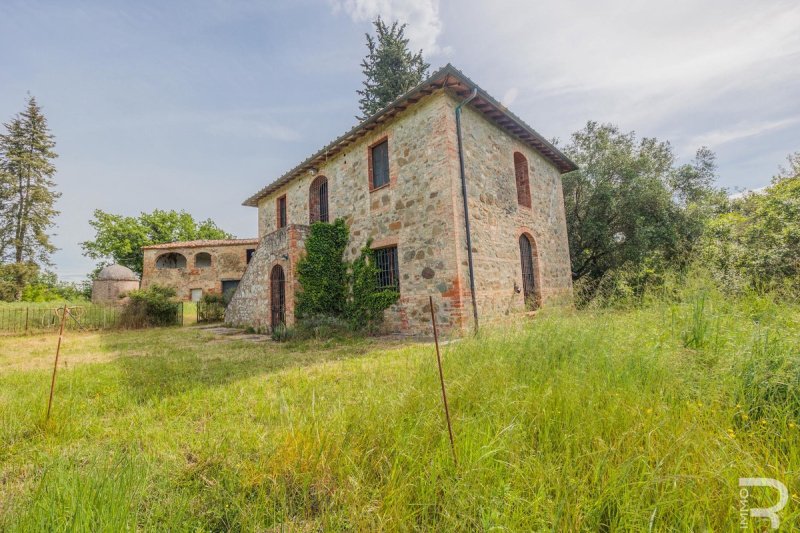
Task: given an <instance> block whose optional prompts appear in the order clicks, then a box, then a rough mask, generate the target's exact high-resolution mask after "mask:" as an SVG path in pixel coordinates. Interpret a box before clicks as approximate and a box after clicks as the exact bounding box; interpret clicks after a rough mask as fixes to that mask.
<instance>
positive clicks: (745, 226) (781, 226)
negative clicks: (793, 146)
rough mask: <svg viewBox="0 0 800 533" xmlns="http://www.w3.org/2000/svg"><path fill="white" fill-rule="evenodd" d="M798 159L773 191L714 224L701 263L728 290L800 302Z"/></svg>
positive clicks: (741, 202)
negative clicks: (775, 295) (768, 293)
mask: <svg viewBox="0 0 800 533" xmlns="http://www.w3.org/2000/svg"><path fill="white" fill-rule="evenodd" d="M798 163H800V158H798V157H797V154H795V155H794V156H790V167H789V168H788V169H781V173H780V174H779V175H778V176H776V177H775V178H774V180H773V183H772V185H771V186H769V187H767V188H766V189H764V190H763V191H759V192H757V193H750V194H747V195H745V196H744V197H742V198H739V199H735V200H733V201H731V202H730V204H729V208H728V209H727V210H726V211H725V212H724V213H721V214H719V215H718V216H717V217H715V218H714V219H713V220H711V221H710V223H709V224H708V227H707V229H706V233H705V236H704V239H703V247H702V253H701V254H700V257H701V261H702V263H703V264H704V265H705V266H707V267H709V268H711V269H712V271H713V272H714V274H715V275H716V276H717V278H718V279H721V280H722V285H723V287H725V288H727V289H729V290H734V291H736V290H745V289H753V290H756V291H759V292H764V291H773V290H774V291H778V292H779V293H784V294H785V295H786V296H790V297H795V298H796V297H798V296H800V164H798Z"/></svg>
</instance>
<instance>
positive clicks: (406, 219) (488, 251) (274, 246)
mask: <svg viewBox="0 0 800 533" xmlns="http://www.w3.org/2000/svg"><path fill="white" fill-rule="evenodd" d="M459 100H460V98H458V97H457V96H456V95H454V94H453V93H452V92H451V91H449V90H447V89H440V90H438V91H433V92H432V94H427V95H425V96H424V97H422V98H419V99H418V100H415V101H414V103H413V105H409V106H408V107H407V108H405V109H404V110H403V111H401V112H399V113H398V114H396V115H395V116H393V118H392V119H391V120H386V121H384V122H383V123H380V124H378V125H376V127H374V128H372V129H371V130H370V131H368V132H366V133H365V134H363V135H362V136H361V137H360V138H358V139H357V140H356V141H354V142H352V143H351V144H349V145H348V146H347V147H346V148H345V149H343V150H340V151H338V152H337V153H334V154H332V155H330V157H328V156H327V155H326V157H325V160H323V161H322V162H321V163H320V164H319V165H318V166H315V168H313V169H311V171H310V172H304V173H299V174H298V175H296V176H294V177H292V179H291V180H289V181H288V182H287V183H286V184H284V185H283V186H281V187H276V188H275V189H274V190H271V191H270V192H269V193H267V194H265V195H263V197H259V198H258V200H257V201H258V212H259V213H258V214H259V216H258V222H259V238H260V240H261V245H260V248H259V252H258V253H257V255H256V258H255V259H254V261H253V263H251V265H250V267H249V268H248V273H247V275H246V276H245V278H244V279H243V282H242V284H241V285H240V288H239V291H238V293H237V294H236V296H235V298H234V301H233V302H232V303H231V306H229V311H228V313H227V315H226V321H228V322H231V323H234V324H240V325H246V324H250V325H268V324H267V323H266V322H265V320H264V316H265V315H264V314H263V309H268V308H269V305H270V304H269V294H268V288H267V286H266V284H267V282H268V280H269V269H270V268H272V265H274V264H281V265H284V267H285V270H286V272H287V273H289V274H288V275H289V276H290V277H291V279H292V284H293V285H294V287H295V289H296V288H297V286H296V281H295V280H294V277H293V276H294V273H293V267H294V264H293V262H294V261H295V259H294V258H295V257H299V255H300V253H301V252H302V246H301V243H302V238H300V237H299V236H298V237H297V238H295V239H294V240H292V239H289V238H287V236H288V235H291V233H292V231H297V230H296V229H295V230H292V229H287V228H283V229H278V227H277V225H278V224H279V217H278V216H277V212H276V204H277V199H278V198H280V197H283V196H285V197H286V205H287V216H286V220H287V222H288V224H290V225H292V224H300V225H305V224H308V223H309V217H310V211H309V206H310V205H313V200H311V199H310V198H309V187H310V185H311V183H312V181H313V180H315V179H316V178H317V177H318V176H325V177H326V178H327V180H328V198H329V220H331V221H333V220H335V219H337V218H344V220H345V221H346V222H347V225H348V227H349V228H350V237H351V241H350V245H349V247H348V250H347V252H346V259H348V260H352V259H353V258H354V257H356V256H357V255H358V253H359V250H360V248H361V247H362V246H363V245H364V244H365V243H366V242H367V240H368V239H372V247H373V248H376V249H377V248H383V247H387V246H396V247H397V253H398V259H399V278H400V279H399V282H400V300H399V302H398V303H397V304H396V305H394V306H393V307H392V308H390V309H389V310H387V312H386V314H385V324H384V326H385V329H386V330H387V331H392V332H401V333H408V334H428V333H430V331H431V326H430V309H429V300H428V297H429V296H430V295H432V296H433V297H434V302H435V304H434V309H435V312H436V315H437V321H438V322H439V324H440V325H441V327H442V330H443V331H451V332H454V333H457V332H461V331H464V330H466V329H468V328H470V327H471V325H472V304H471V294H470V288H469V269H468V260H467V248H466V231H465V228H464V212H463V203H462V202H463V201H462V194H461V181H460V172H459V161H458V147H457V136H456V122H455V107H456V105H457V104H458V102H459ZM462 132H463V146H464V154H465V166H466V180H467V188H468V199H469V208H470V221H471V224H472V229H471V234H472V241H473V242H472V244H473V255H474V270H475V284H476V296H477V304H478V313H479V315H480V318H481V320H482V321H483V322H485V321H491V320H494V319H497V318H501V317H505V316H507V315H510V314H513V313H520V312H523V311H525V310H526V303H525V299H524V296H523V294H522V291H521V287H522V285H523V281H522V276H523V273H522V267H521V259H520V244H519V237H520V235H522V234H525V235H527V236H528V237H529V238H530V240H531V241H532V243H533V248H534V257H533V263H534V264H533V271H534V279H535V287H536V304H537V305H549V304H554V303H562V302H568V301H570V299H571V293H572V283H571V275H570V261H569V249H568V245H567V234H566V222H565V216H564V203H563V197H562V187H561V182H560V177H559V175H560V173H561V172H560V171H559V169H558V168H556V166H555V165H554V164H553V163H551V162H550V161H548V160H547V159H546V158H545V157H543V156H542V155H540V153H539V152H537V151H536V150H534V149H533V148H531V147H530V146H529V145H527V144H525V143H523V142H521V141H520V140H519V139H518V138H517V137H516V136H514V135H511V134H509V133H508V132H507V131H505V130H503V129H501V128H500V127H498V126H496V125H495V124H494V123H492V122H490V121H489V120H487V119H486V118H485V117H484V116H483V115H482V114H480V113H478V112H475V111H474V110H472V109H471V108H469V107H467V108H465V110H464V113H463V115H462ZM383 139H386V140H388V146H389V174H390V182H389V184H388V185H386V186H384V187H381V188H378V189H375V190H371V188H370V170H369V168H368V167H369V160H370V155H369V154H370V147H371V146H374V145H375V144H376V143H378V142H380V141H381V140H383ZM515 152H520V153H521V154H523V155H524V157H525V159H526V160H527V163H528V165H529V168H528V171H529V172H528V175H529V181H530V197H531V207H525V206H523V205H519V204H518V199H517V198H518V195H517V191H516V182H515V164H514V157H515V156H514V153H515ZM249 205H252V204H249ZM292 243H293V244H292ZM292 246H294V248H292ZM262 248H264V250H263V251H262ZM288 250H292V252H291V253H289V252H288ZM280 257H283V258H284V259H280ZM287 257H288V258H289V259H288V260H287V259H285V258H287ZM251 271H253V272H254V273H253V274H252V275H251ZM293 295H294V292H293V291H289V292H287V313H286V315H287V322H288V323H291V322H292V318H293V316H292V315H293V313H290V312H288V309H289V307H292V304H291V303H290V301H293ZM245 308H247V309H245ZM257 308H258V309H262V310H261V311H256V309H257ZM292 309H293V307H292Z"/></svg>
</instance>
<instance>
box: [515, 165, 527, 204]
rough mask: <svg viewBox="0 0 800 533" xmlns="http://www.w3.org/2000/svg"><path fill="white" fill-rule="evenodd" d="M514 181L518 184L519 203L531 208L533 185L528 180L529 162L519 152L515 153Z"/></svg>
mask: <svg viewBox="0 0 800 533" xmlns="http://www.w3.org/2000/svg"><path fill="white" fill-rule="evenodd" d="M514 179H515V180H516V182H517V203H518V204H519V205H524V206H525V207H530V206H531V184H530V179H529V178H528V160H527V159H525V156H524V155H522V154H521V153H519V152H514Z"/></svg>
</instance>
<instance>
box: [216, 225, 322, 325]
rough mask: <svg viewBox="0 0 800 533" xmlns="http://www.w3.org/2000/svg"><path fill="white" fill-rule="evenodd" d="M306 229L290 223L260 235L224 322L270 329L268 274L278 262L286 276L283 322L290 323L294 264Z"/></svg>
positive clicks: (306, 231)
mask: <svg viewBox="0 0 800 533" xmlns="http://www.w3.org/2000/svg"><path fill="white" fill-rule="evenodd" d="M308 231H309V227H308V226H305V225H300V224H292V225H289V226H287V227H285V228H282V229H279V230H276V231H273V232H272V233H269V234H267V235H265V236H264V238H263V239H262V240H261V242H260V243H259V245H258V249H257V250H256V252H255V254H254V255H253V258H252V259H251V260H250V264H249V265H248V267H247V271H246V272H245V273H244V276H243V277H242V281H241V282H240V283H239V288H238V289H237V290H236V294H234V295H233V299H232V300H231V301H230V303H229V304H228V308H227V309H226V311H225V322H226V323H228V324H231V325H234V326H252V327H257V328H261V329H265V330H268V329H271V324H270V321H271V314H270V309H271V305H272V295H271V290H270V274H271V272H272V269H273V268H274V267H275V266H276V265H280V266H281V268H283V272H284V276H285V279H286V324H287V325H292V324H294V295H295V293H296V291H297V290H298V288H299V285H298V283H297V273H296V266H297V261H298V259H300V256H301V254H302V253H303V251H304V250H305V239H306V237H307V236H308Z"/></svg>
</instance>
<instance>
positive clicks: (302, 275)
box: [295, 219, 400, 330]
mask: <svg viewBox="0 0 800 533" xmlns="http://www.w3.org/2000/svg"><path fill="white" fill-rule="evenodd" d="M349 238H350V234H349V231H348V229H347V225H346V224H345V223H344V220H342V219H337V220H336V221H335V222H333V223H332V224H328V223H325V222H315V223H314V224H312V225H311V231H310V233H309V235H308V237H307V238H306V254H305V256H303V258H302V259H301V260H300V261H299V262H298V265H297V273H298V279H299V281H300V287H301V289H300V291H298V293H297V298H296V301H297V306H296V308H295V315H296V316H297V319H298V321H300V322H302V321H303V320H310V319H314V318H316V317H320V316H330V317H335V318H340V319H344V320H346V321H347V322H348V324H350V327H352V328H353V329H355V330H372V329H374V328H375V327H376V326H377V325H378V324H380V322H381V321H382V320H383V312H384V311H385V310H386V309H387V308H388V307H389V306H391V305H392V304H393V303H395V302H396V301H397V299H398V298H399V297H400V293H399V292H398V291H397V289H396V288H393V287H392V288H380V287H379V286H378V270H377V267H376V266H375V256H374V251H373V250H371V249H370V242H367V244H366V245H365V246H364V247H363V248H362V249H361V253H360V255H359V256H358V257H357V258H356V259H355V260H354V261H352V262H347V261H345V260H344V252H345V250H346V248H347V244H348V241H349Z"/></svg>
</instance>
